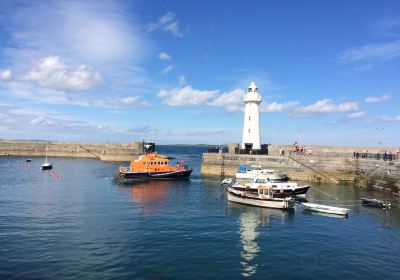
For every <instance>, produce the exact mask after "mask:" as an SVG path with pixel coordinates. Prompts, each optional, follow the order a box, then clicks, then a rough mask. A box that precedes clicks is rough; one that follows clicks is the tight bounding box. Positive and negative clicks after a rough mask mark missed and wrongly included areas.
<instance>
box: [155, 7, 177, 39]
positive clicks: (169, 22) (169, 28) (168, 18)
mask: <svg viewBox="0 0 400 280" xmlns="http://www.w3.org/2000/svg"><path fill="white" fill-rule="evenodd" d="M175 16H176V14H175V13H174V12H168V13H166V14H165V15H163V16H161V17H160V18H159V19H158V21H157V22H153V23H150V24H149V25H148V28H147V30H148V31H149V32H152V31H155V30H162V31H165V32H168V33H171V34H172V35H174V36H176V37H183V33H182V31H181V30H180V27H179V23H178V21H177V20H176V19H175Z"/></svg>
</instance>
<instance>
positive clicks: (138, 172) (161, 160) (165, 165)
mask: <svg viewBox="0 0 400 280" xmlns="http://www.w3.org/2000/svg"><path fill="white" fill-rule="evenodd" d="M192 171H193V170H192V168H190V167H188V166H187V165H185V164H184V162H183V161H182V160H181V161H178V162H177V163H176V165H175V166H171V165H169V159H168V158H167V157H165V156H161V155H158V154H157V153H156V152H150V153H148V154H146V155H142V156H140V157H139V159H137V160H132V161H131V162H130V165H129V167H124V166H120V167H119V177H120V179H123V180H135V179H174V178H188V177H189V176H190V174H191V173H192Z"/></svg>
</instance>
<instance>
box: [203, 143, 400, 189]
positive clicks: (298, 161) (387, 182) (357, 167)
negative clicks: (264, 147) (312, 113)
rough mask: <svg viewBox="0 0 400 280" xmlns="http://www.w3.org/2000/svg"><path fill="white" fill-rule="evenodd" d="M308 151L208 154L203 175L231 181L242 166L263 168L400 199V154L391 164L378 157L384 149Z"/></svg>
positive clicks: (312, 148)
mask: <svg viewBox="0 0 400 280" xmlns="http://www.w3.org/2000/svg"><path fill="white" fill-rule="evenodd" d="M281 150H283V151H284V152H283V155H282V153H281V155H279V151H281ZM306 150H307V152H306V153H303V154H299V153H294V152H293V151H292V147H291V146H288V145H286V146H284V145H281V146H273V147H270V155H241V154H234V153H205V154H203V157H202V164H201V173H202V175H204V176H226V177H229V176H234V175H235V173H236V170H237V169H238V167H239V165H242V164H250V165H261V166H263V167H264V168H266V169H275V170H279V171H281V172H284V173H287V174H288V176H289V177H290V179H291V180H300V181H316V182H329V183H345V184H349V185H354V186H361V187H368V188H375V189H379V190H384V191H390V192H393V193H394V194H396V195H400V192H399V191H400V161H399V160H398V153H397V152H396V153H394V152H392V156H391V158H390V159H391V160H389V157H387V158H386V160H384V159H383V156H381V157H380V158H379V159H377V155H376V154H377V153H379V150H381V149H380V148H376V147H375V148H373V147H369V148H368V147H367V148H365V147H364V148H360V147H358V148H357V147H325V146H309V148H306ZM392 150H393V151H394V149H393V148H392V149H389V148H388V149H386V151H392ZM308 151H310V152H308ZM354 151H356V152H357V151H358V152H359V157H358V158H357V157H354V154H353V152H354ZM367 151H368V153H366V152H367ZM271 154H272V155H271ZM381 155H382V154H381ZM372 157H373V158H372Z"/></svg>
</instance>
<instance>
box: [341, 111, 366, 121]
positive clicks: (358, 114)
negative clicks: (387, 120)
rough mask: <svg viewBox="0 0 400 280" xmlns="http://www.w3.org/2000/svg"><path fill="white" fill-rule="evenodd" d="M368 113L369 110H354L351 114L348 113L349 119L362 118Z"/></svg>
mask: <svg viewBox="0 0 400 280" xmlns="http://www.w3.org/2000/svg"><path fill="white" fill-rule="evenodd" d="M367 114H368V111H359V112H354V113H351V114H349V115H347V117H346V118H347V119H349V120H355V119H361V118H362V117H364V116H366V115H367Z"/></svg>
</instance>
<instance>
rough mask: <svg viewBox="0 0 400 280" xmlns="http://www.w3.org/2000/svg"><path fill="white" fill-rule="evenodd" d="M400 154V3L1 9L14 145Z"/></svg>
mask: <svg viewBox="0 0 400 280" xmlns="http://www.w3.org/2000/svg"><path fill="white" fill-rule="evenodd" d="M251 81H254V82H255V83H256V84H257V86H258V88H259V92H260V94H261V96H262V103H261V104H260V112H261V119H260V122H261V142H262V143H271V144H292V143H294V142H295V141H297V142H299V143H302V144H305V145H310V144H314V145H315V144H320V145H338V146H339V145H340V146H342V145H355V146H378V145H381V146H392V147H399V146H400V140H399V139H400V2H399V1H368V0H366V1H361V0H359V1H344V0H339V1H308V0H305V1H262V0H260V1H256V0H254V1H244V0H243V1H229V3H228V2H227V1H220V0H214V1H211V0H210V1H208V0H202V1H155V0H148V1H122V0H121V1H108V0H104V1H73V0H69V1H61V0H60V1H18V0H13V1H8V0H1V1H0V139H49V140H52V141H84V142H104V143H105V142H131V141H141V140H142V139H144V140H146V141H148V140H151V141H155V142H156V143H157V144H177V143H180V144H201V143H204V144H224V143H239V142H241V138H242V126H243V109H244V104H243V96H244V94H245V92H246V88H247V87H248V85H249V84H250V82H251Z"/></svg>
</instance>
